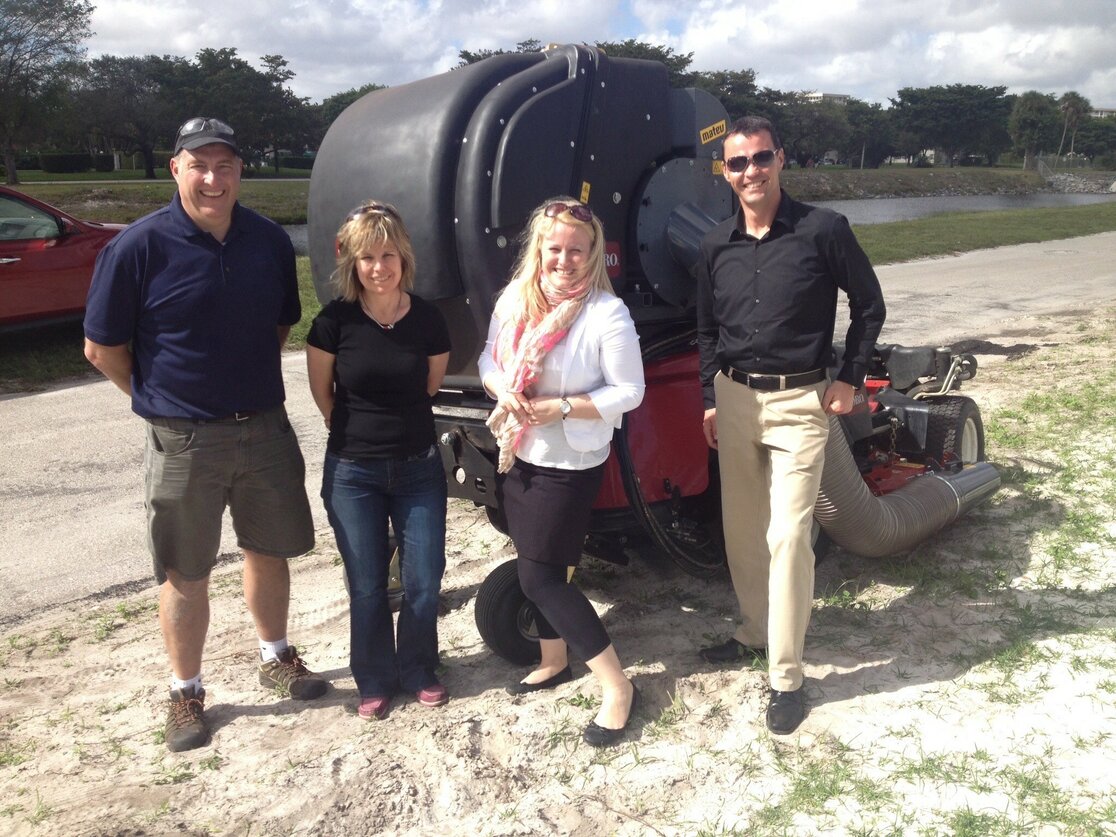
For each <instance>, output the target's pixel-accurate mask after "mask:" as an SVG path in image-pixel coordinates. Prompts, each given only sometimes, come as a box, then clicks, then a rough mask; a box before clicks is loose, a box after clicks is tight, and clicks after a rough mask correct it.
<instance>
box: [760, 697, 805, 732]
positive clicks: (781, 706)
mask: <svg viewBox="0 0 1116 837" xmlns="http://www.w3.org/2000/svg"><path fill="white" fill-rule="evenodd" d="M805 717H806V699H805V697H804V696H803V694H802V689H796V690H795V691H793V692H780V691H777V690H775V689H772V690H771V697H770V698H769V699H768V701H767V728H768V729H769V730H771V731H772V732H773V733H775V734H776V735H789V734H790V733H792V732H794V731H795V730H796V729H798V725H799V724H801V723H802V721H803V719H804V718H805Z"/></svg>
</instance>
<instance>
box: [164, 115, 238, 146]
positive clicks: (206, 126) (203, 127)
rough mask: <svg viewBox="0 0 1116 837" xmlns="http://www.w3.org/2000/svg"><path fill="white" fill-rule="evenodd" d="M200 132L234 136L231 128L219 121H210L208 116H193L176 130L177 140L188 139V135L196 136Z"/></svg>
mask: <svg viewBox="0 0 1116 837" xmlns="http://www.w3.org/2000/svg"><path fill="white" fill-rule="evenodd" d="M201 131H217V132H219V133H222V134H230V135H234V136H235V134H236V132H235V131H233V129H232V128H230V127H229V126H228V125H227V124H225V123H224V122H222V121H221V120H220V119H211V118H210V117H208V116H195V117H194V118H193V119H187V120H186V121H185V122H183V123H182V127H181V128H179V129H178V136H179V139H183V140H185V139H189V138H190V134H197V133H199V132H201Z"/></svg>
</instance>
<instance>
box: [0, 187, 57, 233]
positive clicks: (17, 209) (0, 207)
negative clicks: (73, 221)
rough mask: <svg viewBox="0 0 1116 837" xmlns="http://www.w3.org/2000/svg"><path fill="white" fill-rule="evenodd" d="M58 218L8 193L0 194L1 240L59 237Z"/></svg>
mask: <svg viewBox="0 0 1116 837" xmlns="http://www.w3.org/2000/svg"><path fill="white" fill-rule="evenodd" d="M61 234H62V231H61V229H59V226H58V221H57V219H56V218H55V217H54V216H53V215H51V214H50V213H48V212H44V211H43V210H41V209H38V208H37V207H34V206H31V204H29V203H24V202H23V201H21V200H18V199H16V198H13V197H9V196H8V195H0V241H22V240H26V239H36V238H58V236H59V235H61Z"/></svg>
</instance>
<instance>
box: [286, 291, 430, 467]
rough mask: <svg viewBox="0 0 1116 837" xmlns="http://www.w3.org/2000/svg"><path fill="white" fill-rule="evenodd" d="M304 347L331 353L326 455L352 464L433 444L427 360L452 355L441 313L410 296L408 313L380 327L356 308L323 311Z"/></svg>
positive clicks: (345, 305) (336, 303) (338, 304)
mask: <svg viewBox="0 0 1116 837" xmlns="http://www.w3.org/2000/svg"><path fill="white" fill-rule="evenodd" d="M306 342H307V343H309V344H310V345H311V346H313V347H314V348H316V349H321V350H322V351H323V352H329V353H330V354H331V355H335V356H336V358H337V360H336V362H335V363H334V368H333V379H334V386H335V390H334V393H335V398H334V404H333V415H332V416H330V428H329V443H328V449H329V451H330V452H331V453H334V454H336V455H338V456H344V457H347V458H350V459H379V458H383V457H403V456H413V455H415V454H417V453H422V451H424V450H426V449H427V448H429V447H430V445H432V444H433V443H434V414H433V412H432V411H431V408H430V405H431V402H432V399H431V397H430V396H429V395H428V394H427V392H426V379H427V375H428V372H429V360H428V358H430V357H431V356H432V355H440V354H445V353H446V352H448V351H449V350H450V339H449V330H448V329H447V328H446V321H445V319H444V318H443V317H442V313H441V312H440V311H439V310H438V309H437V308H435V307H434V306H433V305H431V304H430V303H429V302H426V301H425V300H423V299H420V298H419V297H417V296H415V295H414V294H411V310H410V311H408V312H407V313H406V315H404V317H403V319H401V320H399V321H398V322H397V323H396V324H395V328H392V329H383V328H381V327H380V326H378V325H376V323H374V322H372V320H370V319H369V318H368V317H367V316H366V315H365V314H364V312H363V311H361V310H360V303H359V302H344V301H342V300H340V299H335V300H333V301H332V302H330V303H329V304H328V305H326V306H325V307H324V308H323V309H322V310H321V312H319V314H318V316H317V317H315V318H314V323H313V324H312V325H311V326H310V334H309V335H308V336H307V338H306Z"/></svg>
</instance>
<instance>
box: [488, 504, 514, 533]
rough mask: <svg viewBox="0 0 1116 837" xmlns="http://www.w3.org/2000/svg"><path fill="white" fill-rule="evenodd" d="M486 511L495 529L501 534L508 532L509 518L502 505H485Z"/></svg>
mask: <svg viewBox="0 0 1116 837" xmlns="http://www.w3.org/2000/svg"><path fill="white" fill-rule="evenodd" d="M484 513H485V516H487V517H488V522H489V523H491V524H492V528H493V529H495V530H496V531H497V532H499V533H500V534H501V535H506V534H508V518H507V515H505V514H504V509H503V507H502V506H485V507H484Z"/></svg>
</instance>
